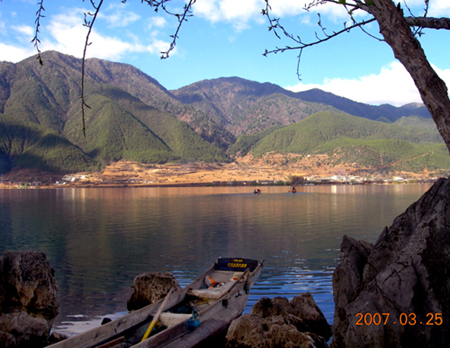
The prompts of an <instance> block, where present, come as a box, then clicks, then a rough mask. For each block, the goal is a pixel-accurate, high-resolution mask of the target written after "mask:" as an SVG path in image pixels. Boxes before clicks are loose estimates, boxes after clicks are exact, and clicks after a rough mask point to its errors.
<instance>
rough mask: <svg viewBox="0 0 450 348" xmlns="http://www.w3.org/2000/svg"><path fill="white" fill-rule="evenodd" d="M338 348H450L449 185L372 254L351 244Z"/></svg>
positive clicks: (346, 250)
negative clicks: (449, 319) (449, 321)
mask: <svg viewBox="0 0 450 348" xmlns="http://www.w3.org/2000/svg"><path fill="white" fill-rule="evenodd" d="M333 291H334V292H333V296H334V301H335V315H334V323H333V340H332V342H331V347H334V348H337V347H347V348H352V347H358V348H359V347H374V348H375V347H450V325H448V322H447V320H448V318H450V179H439V180H438V181H437V182H436V183H435V184H434V185H433V186H432V188H430V190H429V191H428V192H426V193H425V194H424V195H423V196H422V197H421V198H420V199H419V200H418V201H417V202H416V203H414V204H412V205H411V206H410V207H409V208H408V209H407V210H406V211H405V212H404V213H403V214H401V215H400V216H398V217H397V218H396V219H395V220H394V222H393V224H392V226H391V227H389V228H387V227H386V228H385V229H384V230H383V232H382V233H381V235H380V236H379V238H378V240H377V241H376V242H375V244H374V245H373V246H371V245H369V244H367V243H365V242H361V241H360V242H358V241H355V240H353V239H351V238H349V237H346V236H344V239H343V242H342V245H341V255H340V264H339V266H338V267H337V268H336V270H335V272H334V274H333Z"/></svg>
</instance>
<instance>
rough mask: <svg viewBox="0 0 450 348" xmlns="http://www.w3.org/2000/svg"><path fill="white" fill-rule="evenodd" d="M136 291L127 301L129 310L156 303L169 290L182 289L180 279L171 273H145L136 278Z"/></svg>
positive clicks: (134, 286) (134, 284) (134, 285)
mask: <svg viewBox="0 0 450 348" xmlns="http://www.w3.org/2000/svg"><path fill="white" fill-rule="evenodd" d="M133 288H134V293H133V294H132V295H131V297H130V299H129V300H128V301H127V308H128V310H129V311H131V310H137V309H140V308H142V307H145V306H147V305H149V304H152V303H155V302H156V301H158V300H160V299H161V298H163V297H165V296H166V295H167V294H168V293H169V290H170V289H172V288H174V289H176V290H177V291H178V290H180V289H181V287H180V285H179V284H178V281H177V280H176V279H175V277H174V276H173V275H172V274H171V273H160V272H156V273H143V274H140V275H138V276H137V277H136V278H134V283H133Z"/></svg>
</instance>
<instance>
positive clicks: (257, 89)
mask: <svg viewBox="0 0 450 348" xmlns="http://www.w3.org/2000/svg"><path fill="white" fill-rule="evenodd" d="M171 93H172V94H173V95H174V96H175V97H177V98H178V100H180V101H181V102H183V103H185V104H189V105H192V106H194V107H195V108H196V109H198V110H201V111H203V112H204V113H205V114H207V115H209V117H211V118H213V119H214V120H215V121H216V122H217V123H219V124H221V125H223V126H224V127H226V129H227V130H229V131H230V132H231V133H233V134H234V135H235V136H239V135H243V134H247V135H248V134H255V133H257V132H260V131H262V130H264V129H266V128H270V127H272V126H274V125H290V124H293V123H295V122H298V121H300V120H302V119H304V118H305V117H307V116H310V115H312V114H314V113H316V112H320V111H331V112H335V113H348V114H351V115H354V116H359V117H363V118H368V119H371V120H379V121H384V122H395V121H396V120H397V119H399V118H401V117H408V116H421V117H428V118H430V114H429V113H428V110H427V109H426V108H425V106H423V105H421V104H408V105H405V106H402V107H395V106H392V105H380V106H374V105H367V104H363V103H358V102H355V101H352V100H350V99H347V98H343V97H339V96H336V95H334V94H332V93H328V92H324V91H321V90H319V89H312V90H309V91H306V92H298V93H294V92H291V91H288V90H285V89H283V88H281V87H280V86H277V85H274V84H271V83H259V82H254V81H249V80H244V79H241V78H238V77H228V78H225V77H224V78H218V79H213V80H204V81H200V82H196V83H193V84H191V85H188V86H185V87H182V88H180V89H177V90H173V91H171Z"/></svg>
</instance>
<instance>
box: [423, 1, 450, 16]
mask: <svg viewBox="0 0 450 348" xmlns="http://www.w3.org/2000/svg"><path fill="white" fill-rule="evenodd" d="M422 5H423V2H422ZM429 16H430V17H439V18H440V17H448V16H450V1H448V0H433V1H430V8H429Z"/></svg>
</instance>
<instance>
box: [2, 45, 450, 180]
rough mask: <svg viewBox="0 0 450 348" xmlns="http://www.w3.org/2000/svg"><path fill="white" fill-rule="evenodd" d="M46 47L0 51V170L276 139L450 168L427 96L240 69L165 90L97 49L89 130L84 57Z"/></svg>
mask: <svg viewBox="0 0 450 348" xmlns="http://www.w3.org/2000/svg"><path fill="white" fill-rule="evenodd" d="M42 58H43V61H44V65H43V66H41V65H40V64H39V63H38V62H37V61H36V59H35V57H30V58H28V59H25V60H23V61H21V62H19V63H17V64H13V63H9V62H0V173H7V172H8V171H10V170H11V169H18V168H36V169H40V170H44V171H52V172H73V171H85V170H96V169H99V168H100V167H101V166H102V165H103V164H105V163H108V162H111V161H117V160H121V159H126V160H135V161H139V162H143V163H165V162H169V161H181V162H191V161H204V162H230V161H232V160H233V158H234V157H235V156H237V155H245V154H248V153H252V154H253V155H255V156H261V155H263V154H264V153H267V152H273V151H275V152H280V153H287V152H290V153H296V154H299V155H304V154H306V153H321V152H322V153H328V154H330V155H332V154H339V156H337V155H336V156H335V157H339V158H340V159H339V161H341V162H345V161H362V160H363V158H361V156H356V157H355V155H354V154H355V153H361V151H362V150H361V149H362V148H364V149H365V150H364V151H362V152H363V153H366V154H367V153H369V152H370V153H372V155H371V156H367V155H366V156H365V161H366V162H370V163H369V164H370V165H372V166H374V167H377V166H380V165H381V166H386V165H387V164H388V165H389V163H394V162H396V163H397V164H398V163H399V161H400V162H402V161H403V160H406V161H407V160H408V158H409V157H408V156H412V157H414V158H422V157H424V156H427V154H428V155H429V157H430V156H431V157H430V158H429V159H428V162H426V163H425V162H423V163H422V162H421V163H420V164H417V165H410V166H409V167H410V169H411V168H413V167H414V168H415V169H414V170H419V169H420V170H421V169H423V168H419V167H420V166H428V167H430V168H431V167H432V168H435V169H436V168H442V169H449V168H450V163H449V162H450V157H449V156H448V153H446V149H445V146H444V145H443V143H442V141H441V139H440V137H439V134H438V133H437V131H436V127H435V126H434V123H433V121H432V120H431V118H430V115H429V114H428V111H427V110H426V108H425V107H424V106H423V105H420V104H409V105H405V106H402V107H399V108H398V107H394V106H392V105H381V106H372V105H366V104H362V103H357V102H354V101H351V100H349V99H346V98H342V97H338V96H335V95H333V94H331V93H327V92H323V91H321V90H318V89H314V90H310V91H306V92H300V93H293V92H291V91H287V90H285V89H283V88H281V87H279V86H277V85H274V84H270V83H258V82H254V81H248V80H244V79H241V78H238V77H230V78H219V79H215V80H205V81H200V82H197V83H194V84H192V85H189V86H185V87H183V88H180V89H178V90H174V91H168V90H167V89H166V88H164V87H163V86H161V85H160V84H159V83H158V82H157V81H156V80H155V79H153V78H151V77H150V76H148V75H146V74H144V73H143V72H142V71H140V70H138V69H136V68H134V67H132V66H130V65H127V64H121V63H112V62H108V61H105V60H99V59H88V60H87V61H86V71H85V73H86V81H85V88H86V101H87V104H88V105H89V107H90V109H88V110H87V112H86V115H87V116H86V130H87V131H86V137H84V136H83V135H82V132H81V106H80V94H81V61H80V60H79V59H76V58H74V57H71V56H68V55H64V54H61V53H58V52H54V51H49V52H45V53H43V54H42ZM351 115H353V116H351ZM370 120H371V121H370ZM380 121H381V122H380ZM392 141H394V142H397V143H396V144H397V145H393V143H392ZM399 142H401V144H402V146H403V145H404V146H411V147H412V148H413V149H412V148H411V150H408V151H407V150H401V159H400V157H398V156H395V154H392V155H391V152H395V148H396V146H397V149H399V146H400V145H398V144H399ZM388 153H389V155H388ZM380 154H381V155H380ZM441 155H442V157H439V156H441ZM377 156H378V157H377ZM380 156H381V158H384V159H383V160H382V162H383V163H382V164H380V163H379V162H380V160H379V158H380ZM438 157H439V158H438ZM376 158H378V159H376ZM446 159H447V161H446ZM409 162H411V161H409Z"/></svg>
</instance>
